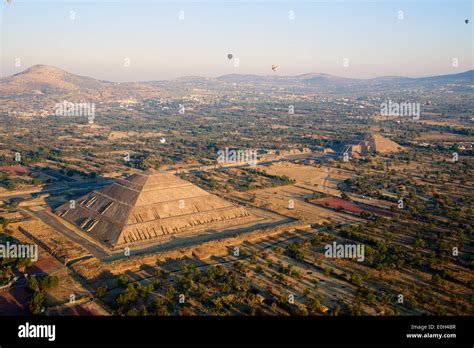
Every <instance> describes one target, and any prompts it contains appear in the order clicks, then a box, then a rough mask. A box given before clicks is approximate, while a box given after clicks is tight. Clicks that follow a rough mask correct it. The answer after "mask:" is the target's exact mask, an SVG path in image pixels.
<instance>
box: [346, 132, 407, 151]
mask: <svg viewBox="0 0 474 348" xmlns="http://www.w3.org/2000/svg"><path fill="white" fill-rule="evenodd" d="M343 148H344V150H343V152H347V153H349V154H358V155H367V154H369V153H375V152H376V153H379V154H384V153H391V152H399V151H403V149H404V148H403V146H401V145H399V144H397V143H396V142H394V141H392V140H390V139H388V138H386V137H384V136H382V135H380V134H372V133H368V134H366V135H365V136H364V138H363V140H361V141H358V142H353V143H350V144H346V145H345V146H343Z"/></svg>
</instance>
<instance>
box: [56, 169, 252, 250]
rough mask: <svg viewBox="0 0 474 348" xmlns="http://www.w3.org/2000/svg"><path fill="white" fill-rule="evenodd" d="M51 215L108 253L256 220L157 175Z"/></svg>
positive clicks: (136, 178)
mask: <svg viewBox="0 0 474 348" xmlns="http://www.w3.org/2000/svg"><path fill="white" fill-rule="evenodd" d="M55 213H56V214H57V215H58V216H60V217H62V218H63V219H66V220H67V221H69V222H71V223H73V224H75V225H76V226H78V227H79V228H81V229H82V230H83V231H84V232H85V233H87V234H88V235H90V236H91V237H93V238H94V239H96V240H98V241H100V242H102V243H104V244H106V245H107V246H108V247H111V248H117V247H121V246H124V245H127V244H138V243H146V242H154V241H158V240H160V239H163V238H166V237H169V236H170V235H178V234H180V235H181V234H188V233H192V232H193V231H199V230H203V229H204V230H205V229H209V228H214V226H215V225H216V224H222V223H225V222H232V223H234V222H236V220H237V222H238V221H242V223H246V222H249V221H252V220H253V219H255V217H254V216H253V214H252V213H250V212H249V211H247V210H246V209H245V208H243V207H240V206H237V205H234V204H232V203H231V202H228V201H227V200H225V199H222V198H220V197H218V196H215V195H213V194H211V193H209V192H206V191H204V190H202V189H201V188H199V187H198V186H196V185H194V184H192V183H190V182H188V181H185V180H183V179H180V178H179V177H177V176H175V175H174V174H171V173H166V172H159V171H155V170H147V171H145V172H143V173H136V174H133V175H131V176H130V177H129V178H126V179H118V180H117V181H116V182H115V183H113V184H111V185H109V186H106V187H104V188H102V189H100V190H94V191H92V192H91V193H89V194H87V195H85V196H82V197H80V198H79V199H78V200H77V201H76V206H75V207H74V208H70V204H69V203H65V204H63V205H61V206H60V207H58V208H57V209H56V211H55Z"/></svg>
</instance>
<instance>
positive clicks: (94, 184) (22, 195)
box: [0, 181, 113, 200]
mask: <svg viewBox="0 0 474 348" xmlns="http://www.w3.org/2000/svg"><path fill="white" fill-rule="evenodd" d="M112 182H113V181H100V182H90V183H83V182H74V183H67V184H66V185H65V186H61V187H51V188H43V189H40V190H38V191H34V192H27V193H11V194H2V195H0V199H2V200H5V199H14V198H22V199H28V198H34V197H37V196H39V195H42V194H45V193H66V192H68V191H72V190H77V189H81V190H87V189H90V190H94V189H97V188H101V187H104V186H106V185H108V184H110V183H112Z"/></svg>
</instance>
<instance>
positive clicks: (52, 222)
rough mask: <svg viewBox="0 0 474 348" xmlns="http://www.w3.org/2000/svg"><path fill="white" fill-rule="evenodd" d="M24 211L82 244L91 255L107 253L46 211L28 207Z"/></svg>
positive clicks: (101, 255) (99, 256)
mask: <svg viewBox="0 0 474 348" xmlns="http://www.w3.org/2000/svg"><path fill="white" fill-rule="evenodd" d="M24 211H25V212H27V213H28V214H31V215H33V216H34V217H35V218H37V219H39V220H41V221H43V222H44V223H45V224H47V225H48V226H50V227H52V228H53V229H54V230H56V231H58V232H60V233H62V234H63V235H65V236H66V237H68V238H69V239H71V240H73V241H74V242H76V243H78V244H79V245H81V246H83V247H84V248H85V249H86V250H88V251H89V252H90V253H91V254H92V255H94V256H95V257H97V258H102V257H105V256H107V255H108V254H107V253H106V252H105V251H104V250H102V249H101V248H100V247H98V246H97V245H95V244H94V243H92V242H90V241H89V240H87V239H85V238H83V237H81V236H80V235H78V234H77V233H76V232H74V231H73V230H71V229H69V228H68V227H66V226H64V225H63V224H62V223H60V222H59V221H58V220H56V218H54V217H53V216H51V215H49V214H48V213H46V212H45V211H44V210H41V211H32V210H30V209H28V208H25V209H24Z"/></svg>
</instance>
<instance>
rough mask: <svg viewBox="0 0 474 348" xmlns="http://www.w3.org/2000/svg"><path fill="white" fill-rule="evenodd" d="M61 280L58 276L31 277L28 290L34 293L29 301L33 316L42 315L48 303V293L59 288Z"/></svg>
mask: <svg viewBox="0 0 474 348" xmlns="http://www.w3.org/2000/svg"><path fill="white" fill-rule="evenodd" d="M58 282H59V279H58V277H56V276H49V275H46V276H44V277H43V278H39V277H36V276H30V277H29V278H28V283H27V288H28V290H30V292H31V293H32V295H31V297H30V299H29V300H28V309H29V311H30V312H31V313H32V314H41V312H43V310H44V306H45V302H46V292H47V291H48V290H52V289H54V288H56V287H57V286H58Z"/></svg>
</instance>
